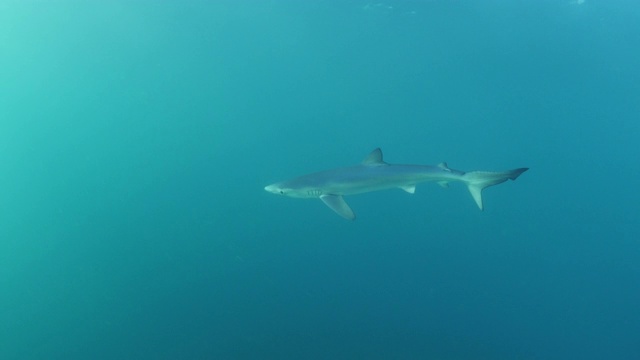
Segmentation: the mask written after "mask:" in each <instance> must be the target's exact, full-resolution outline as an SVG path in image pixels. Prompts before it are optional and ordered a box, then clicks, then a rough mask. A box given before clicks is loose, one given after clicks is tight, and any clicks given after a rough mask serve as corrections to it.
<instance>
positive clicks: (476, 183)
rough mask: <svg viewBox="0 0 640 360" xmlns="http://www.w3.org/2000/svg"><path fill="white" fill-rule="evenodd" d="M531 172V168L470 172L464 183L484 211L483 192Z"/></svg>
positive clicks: (464, 176) (463, 178)
mask: <svg viewBox="0 0 640 360" xmlns="http://www.w3.org/2000/svg"><path fill="white" fill-rule="evenodd" d="M527 170H529V168H520V169H514V170H509V171H502V172H489V171H470V172H468V173H465V174H464V175H462V181H464V182H465V183H466V184H467V187H468V188H469V192H470V193H471V196H473V200H475V201H476V204H477V205H478V207H479V208H480V210H482V209H483V206H482V190H484V189H485V188H488V187H489V186H493V185H498V184H501V183H503V182H505V181H507V180H515V179H517V178H518V176H520V174H522V173H523V172H525V171H527Z"/></svg>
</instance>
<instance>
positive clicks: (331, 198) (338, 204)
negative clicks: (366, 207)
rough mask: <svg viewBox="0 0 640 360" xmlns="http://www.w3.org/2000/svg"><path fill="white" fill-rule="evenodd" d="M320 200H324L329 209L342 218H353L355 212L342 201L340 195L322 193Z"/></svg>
mask: <svg viewBox="0 0 640 360" xmlns="http://www.w3.org/2000/svg"><path fill="white" fill-rule="evenodd" d="M320 200H322V202H324V203H325V204H326V205H327V206H328V207H329V208H330V209H331V210H333V211H335V212H336V213H337V214H338V215H340V216H342V217H343V218H345V219H347V220H354V219H355V218H356V214H354V213H353V210H351V208H350V207H349V205H347V202H346V201H344V199H343V198H342V196H340V195H322V196H320Z"/></svg>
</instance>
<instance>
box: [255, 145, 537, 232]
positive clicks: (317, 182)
mask: <svg viewBox="0 0 640 360" xmlns="http://www.w3.org/2000/svg"><path fill="white" fill-rule="evenodd" d="M527 170H529V168H518V169H513V170H507V171H499V172H491V171H470V172H464V171H460V170H454V169H451V168H449V166H447V164H446V163H444V162H442V163H440V164H438V165H400V164H389V163H386V162H385V161H384V160H383V158H382V150H380V148H376V149H375V150H373V151H372V152H371V153H370V154H369V155H368V156H367V157H366V158H365V159H364V160H363V161H362V162H361V163H360V164H357V165H353V166H348V167H342V168H336V169H330V170H324V171H320V172H316V173H312V174H308V175H303V176H299V177H296V178H293V179H291V180H286V181H282V182H278V183H275V184H271V185H268V186H265V188H264V189H265V190H266V191H268V192H270V193H273V194H277V195H282V196H288V197H293V198H303V199H320V200H322V202H323V203H324V204H325V205H327V206H328V207H329V208H330V209H331V210H333V211H334V212H336V213H337V214H338V215H340V216H342V217H343V218H345V219H347V220H355V218H356V215H355V213H354V212H353V210H351V208H350V207H349V205H348V204H347V202H346V201H345V200H344V198H343V196H346V195H355V194H362V193H368V192H372V191H379V190H386V189H393V188H399V189H402V190H404V191H406V192H407V193H410V194H413V193H415V191H416V185H417V184H419V183H423V182H428V181H432V182H436V183H438V184H439V185H440V186H442V187H445V188H446V187H448V184H449V182H452V181H459V182H462V183H464V184H465V185H467V189H469V192H470V193H471V196H472V197H473V200H474V201H475V203H476V205H478V208H480V210H483V209H484V206H483V204H482V191H483V190H484V189H486V188H488V187H490V186H493V185H498V184H501V183H503V182H505V181H507V180H515V179H517V178H518V176H520V175H521V174H522V173H523V172H525V171H527Z"/></svg>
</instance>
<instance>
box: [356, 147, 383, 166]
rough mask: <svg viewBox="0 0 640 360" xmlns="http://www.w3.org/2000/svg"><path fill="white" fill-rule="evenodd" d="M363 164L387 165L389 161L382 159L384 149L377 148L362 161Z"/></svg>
mask: <svg viewBox="0 0 640 360" xmlns="http://www.w3.org/2000/svg"><path fill="white" fill-rule="evenodd" d="M362 165H369V166H376V165H387V163H386V162H384V161H383V160H382V150H380V148H376V149H375V150H373V151H372V152H371V153H370V154H369V155H368V156H367V157H366V158H365V159H364V160H363V161H362Z"/></svg>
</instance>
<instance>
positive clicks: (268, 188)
mask: <svg viewBox="0 0 640 360" xmlns="http://www.w3.org/2000/svg"><path fill="white" fill-rule="evenodd" d="M264 189H265V190H266V191H268V192H270V193H272V194H280V188H279V187H278V186H277V185H276V184H271V185H267V186H265V187H264Z"/></svg>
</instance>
